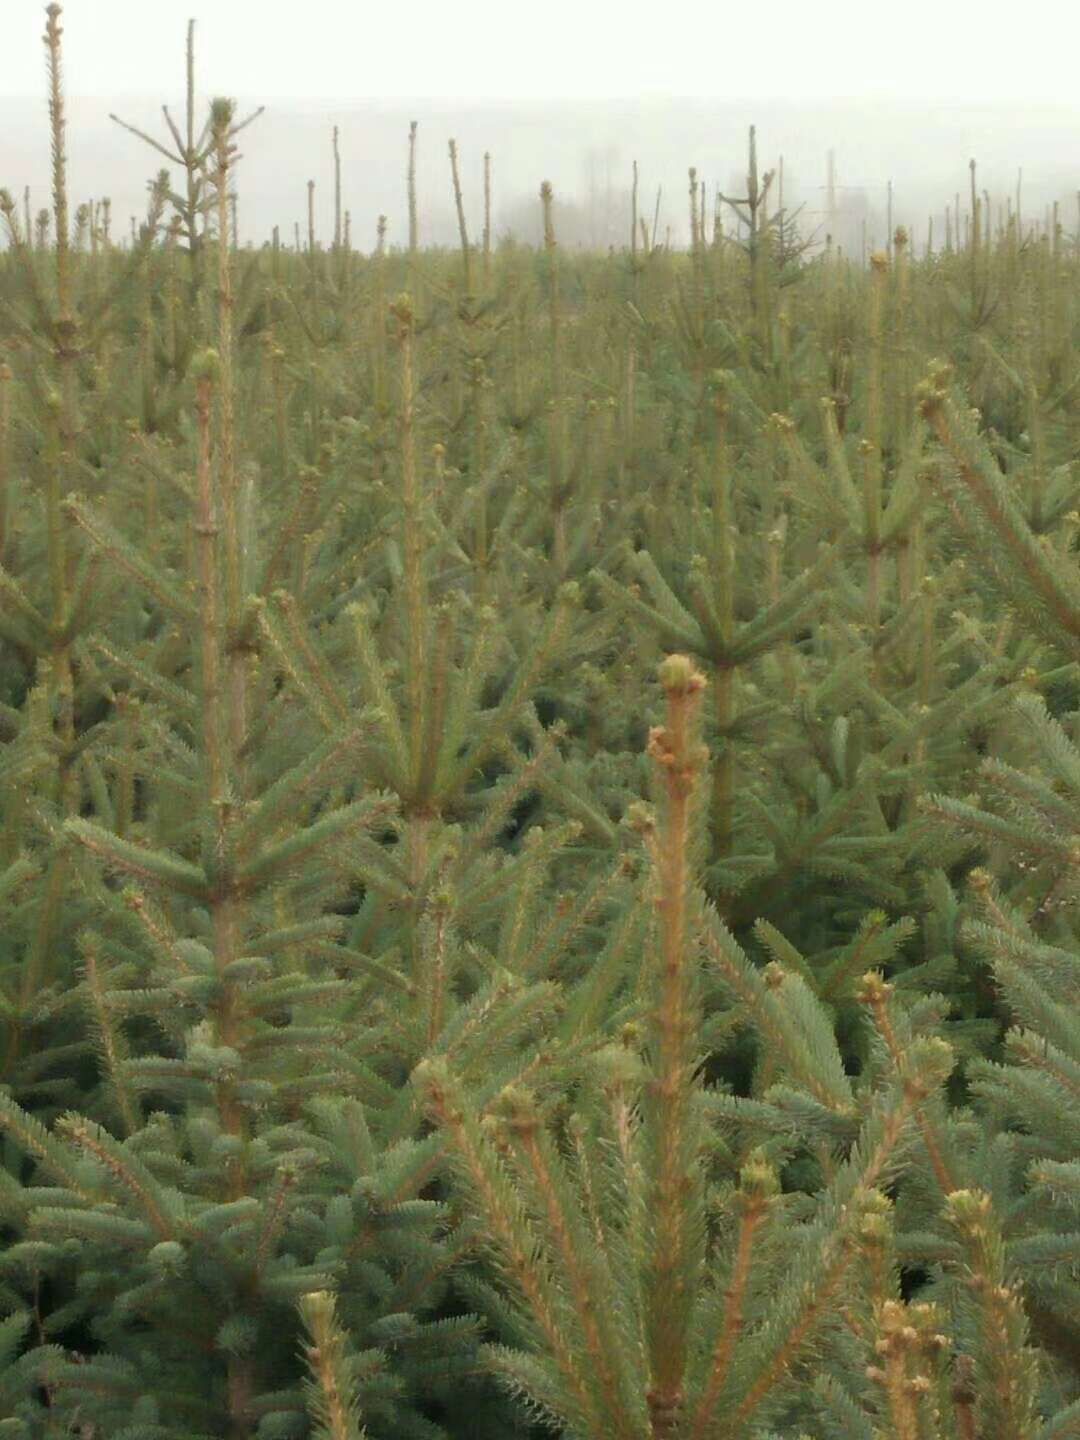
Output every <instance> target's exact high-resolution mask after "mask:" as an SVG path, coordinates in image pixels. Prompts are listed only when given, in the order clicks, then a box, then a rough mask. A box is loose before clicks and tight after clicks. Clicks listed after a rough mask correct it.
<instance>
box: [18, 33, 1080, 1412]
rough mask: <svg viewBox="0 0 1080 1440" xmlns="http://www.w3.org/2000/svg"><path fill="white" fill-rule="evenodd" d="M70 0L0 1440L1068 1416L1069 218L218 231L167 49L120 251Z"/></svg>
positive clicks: (763, 209) (48, 358)
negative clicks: (147, 179)
mask: <svg viewBox="0 0 1080 1440" xmlns="http://www.w3.org/2000/svg"><path fill="white" fill-rule="evenodd" d="M60 20H61V17H60V8H59V6H56V5H51V6H49V7H48V10H47V12H46V29H45V47H46V55H47V59H48V84H49V109H50V124H51V134H50V135H48V136H45V137H43V143H44V144H49V143H50V141H51V147H52V173H53V191H52V203H51V207H50V209H49V210H47V211H42V212H40V213H39V215H38V216H37V217H36V219H35V218H34V217H33V216H32V214H31V211H30V206H29V202H28V201H26V203H25V204H22V205H20V204H19V203H17V202H16V200H15V199H14V197H13V196H12V195H10V194H9V193H8V192H7V191H3V192H0V214H2V219H3V223H4V226H5V228H6V236H7V245H6V248H5V249H4V250H3V252H0V815H2V821H3V824H2V834H0V912H2V919H0V1234H2V1248H0V1436H3V1437H12V1440H16V1437H21V1440H58V1437H67V1436H79V1437H83V1440H211V1437H213V1440H286V1437H306V1436H312V1437H316V1436H317V1437H325V1440H350V1437H351V1440H356V1437H359V1436H361V1435H365V1436H367V1437H369V1440H414V1437H415V1440H440V1437H441V1440H485V1437H490V1440H495V1437H499V1440H507V1437H511V1440H526V1437H530V1436H532V1435H534V1434H538V1433H541V1432H543V1431H544V1430H546V1431H547V1432H549V1433H551V1432H553V1433H556V1434H561V1435H563V1436H565V1437H567V1440H608V1437H612V1436H615V1437H618V1440H781V1437H782V1440H833V1437H841V1440H886V1437H888V1440H1067V1437H1069V1436H1074V1435H1078V1434H1080V1268H1078V1267H1080V1021H1078V1019H1077V1015H1078V1013H1080V1011H1078V1002H1080V918H1078V916H1080V912H1078V909H1077V902H1078V900H1080V820H1078V818H1077V817H1078V815H1080V575H1078V573H1077V538H1076V536H1077V527H1078V526H1080V504H1078V493H1080V475H1078V473H1077V460H1078V455H1080V360H1078V349H1077V342H1078V338H1080V314H1078V305H1077V296H1078V295H1080V250H1078V247H1077V245H1076V243H1075V242H1074V241H1073V240H1071V239H1069V238H1067V237H1066V236H1065V235H1064V234H1063V233H1062V231H1061V229H1060V227H1057V228H1051V229H1050V230H1046V229H1038V228H1036V227H1030V226H1027V227H1026V226H1025V225H1023V224H1022V223H1021V218H1020V216H1018V215H1015V214H1012V213H1010V214H1009V216H1008V217H1007V219H1005V220H1003V221H1002V223H1001V224H1000V225H998V226H997V228H995V227H994V225H993V224H992V221H991V215H990V211H989V208H988V206H987V205H986V204H985V202H984V201H983V200H982V199H981V198H980V197H979V196H978V193H977V189H976V187H975V185H974V177H973V183H972V209H971V213H970V215H969V216H968V224H967V232H966V235H965V237H964V240H963V243H962V244H961V243H960V238H959V235H957V236H956V237H955V239H954V237H953V236H952V234H951V233H950V236H949V238H948V243H947V245H946V247H945V248H944V249H941V250H939V251H937V252H933V253H928V254H927V255H924V256H923V257H922V258H921V259H916V258H915V257H914V256H913V254H912V253H911V252H912V247H911V244H910V242H909V239H908V237H907V235H906V234H905V233H904V232H903V231H898V232H897V233H896V235H895V237H894V238H893V241H892V243H891V245H890V249H889V253H888V254H875V255H874V256H873V257H872V258H871V261H870V263H869V265H868V266H867V267H865V268H864V267H863V266H861V265H858V264H855V263H853V262H852V261H851V260H849V259H847V258H845V257H844V256H842V255H840V254H838V253H837V252H836V251H835V250H834V249H833V248H832V247H831V246H829V247H827V248H826V249H825V250H824V251H823V252H821V253H817V254H816V255H814V254H812V253H811V249H810V248H809V247H808V246H807V244H806V242H805V240H803V239H801V238H800V235H799V226H798V218H797V217H795V216H792V215H791V214H789V213H788V212H786V211H785V210H784V209H783V207H782V204H781V203H779V202H778V201H777V199H776V196H775V193H774V190H773V183H772V177H771V174H761V173H760V172H759V166H758V159H757V143H756V138H755V137H754V136H751V143H750V149H749V158H748V174H747V180H746V194H745V197H743V198H739V199H733V200H731V201H730V202H726V206H727V212H728V214H729V215H730V216H733V217H737V221H736V224H737V229H735V230H732V231H731V232H730V233H727V234H725V232H724V229H723V227H722V225H720V224H719V223H717V224H715V225H713V226H712V227H711V228H710V227H709V226H708V225H707V223H706V217H705V201H704V194H703V192H702V191H701V189H700V187H699V185H698V182H697V179H696V175H695V173H694V172H691V177H690V179H691V185H690V207H691V226H690V230H691V235H692V242H691V245H690V247H689V249H688V250H686V251H676V250H674V249H672V248H671V247H670V246H668V245H665V244H662V243H660V242H659V240H658V238H657V234H656V226H655V225H654V226H653V227H652V229H650V227H649V225H648V224H647V223H645V222H643V221H639V219H638V217H637V215H636V210H635V215H634V219H633V224H632V227H631V231H630V233H629V234H628V235H627V244H626V246H625V248H623V249H621V250H620V251H619V252H618V253H612V254H610V255H608V256H600V255H594V254H587V253H574V254H569V253H564V252H563V251H562V250H561V249H560V246H559V240H558V226H559V204H558V197H557V196H556V195H555V194H553V192H552V189H551V187H550V186H549V185H546V184H545V185H544V186H543V187H542V188H541V190H540V192H539V195H538V199H537V209H538V212H539V214H540V217H541V220H542V223H543V233H544V243H543V245H542V246H541V247H539V248H538V249H536V250H533V249H530V248H528V247H526V246H524V245H521V244H518V243H515V242H514V241H513V240H512V239H504V240H501V241H499V242H498V243H495V241H494V240H493V236H492V229H491V221H490V215H491V187H492V183H493V172H492V167H491V164H490V162H489V161H486V162H485V168H484V179H485V186H484V200H485V210H484V213H485V223H484V227H483V235H482V240H481V242H480V243H479V244H477V243H476V242H475V241H474V240H473V239H471V238H470V235H469V228H468V221H467V200H468V197H467V195H466V194H464V193H463V182H462V168H461V157H459V154H458V151H457V147H456V146H455V145H454V144H453V142H451V145H450V153H449V157H448V158H449V164H448V173H447V184H448V187H449V188H450V191H451V192H452V194H453V196H454V199H455V204H456V211H457V215H458V218H459V228H460V237H461V244H460V248H459V250H458V251H456V252H453V251H440V250H426V251H425V250H421V249H420V248H419V246H418V244H417V241H416V237H417V234H418V229H417V211H418V207H419V206H420V205H421V204H422V197H421V196H418V195H417V193H416V186H415V169H414V168H413V164H410V170H409V185H408V201H409V220H410V224H409V231H408V243H407V244H406V245H403V246H401V247H397V246H395V245H393V243H392V235H391V234H390V232H389V230H388V226H387V222H386V221H385V220H383V219H380V222H379V225H378V227H377V229H376V231H375V234H374V236H373V240H374V244H373V246H372V247H370V248H368V247H367V246H361V245H359V244H358V243H357V241H356V238H355V227H354V225H353V223H352V218H351V217H350V216H348V215H345V214H343V212H342V209H341V202H340V188H339V190H338V194H337V197H336V207H335V213H336V224H335V234H334V240H333V243H332V245H330V246H327V247H324V246H322V245H321V244H320V243H319V240H318V237H317V236H316V234H315V227H314V221H313V218H312V217H313V215H314V207H313V201H312V192H311V188H310V187H309V191H308V203H309V210H308V215H309V225H308V235H307V240H306V243H299V244H293V245H289V246H286V245H284V244H282V243H281V239H280V236H279V235H278V233H277V232H275V235H274V237H273V241H272V243H268V244H267V245H265V246H263V247H262V248H260V249H254V248H251V247H247V248H241V247H239V245H238V244H237V236H236V228H237V225H236V207H237V204H238V203H239V200H238V191H237V184H236V178H237V177H236V163H237V158H238V152H237V143H238V140H237V137H238V136H239V134H240V132H241V131H242V130H245V127H246V126H247V125H248V123H249V121H250V120H253V119H257V115H256V116H248V117H241V116H239V115H238V114H237V112H236V110H235V108H234V106H233V105H232V103H231V102H229V101H227V100H223V99H219V100H215V101H213V102H212V104H211V105H210V107H209V111H208V113H207V114H206V115H205V116H201V115H199V114H198V113H197V111H196V107H195V105H194V100H193V99H192V98H191V97H192V96H193V93H194V46H193V35H192V32H191V31H189V37H188V74H189V92H188V93H189V101H188V109H187V111H186V113H185V114H184V115H183V116H182V117H181V118H180V120H179V121H174V120H173V119H172V117H171V115H169V113H168V112H167V111H166V120H167V132H168V133H167V134H166V136H165V138H164V139H163V140H161V141H159V140H156V139H154V137H146V136H143V137H142V138H143V139H144V140H146V139H149V141H150V143H151V144H152V145H153V146H154V148H155V149H156V150H157V151H158V152H160V153H159V158H161V156H167V157H168V164H169V166H170V168H169V169H168V170H163V171H162V172H161V173H160V174H158V175H157V177H156V178H155V179H154V181H153V182H152V184H151V185H150V188H149V198H148V210H147V215H146V218H145V221H144V223H143V224H142V225H141V227H137V228H136V229H135V230H134V233H133V236H132V237H131V238H130V239H125V240H124V242H123V243H118V241H117V239H116V237H115V236H114V235H113V233H112V228H111V214H110V206H109V204H108V202H107V201H100V200H99V201H96V202H95V201H88V202H87V203H85V204H76V203H75V201H74V199H73V197H71V196H70V195H69V189H68V180H67V168H66V133H65V130H66V127H65V111H64V92H63V85H62V79H61V50H62V28H61V23H60ZM136 133H138V132H136ZM257 136H258V127H257V125H255V126H254V127H253V128H252V130H251V132H250V134H247V135H245V144H247V143H251V144H257V143H258V139H257ZM422 140H423V137H420V136H418V133H417V130H416V127H414V128H413V131H412V132H411V134H410V136H409V137H408V144H409V152H408V153H409V155H410V157H411V161H412V162H414V161H415V151H416V146H417V144H418V143H422ZM132 144H133V145H134V144H135V141H134V140H132ZM335 157H336V159H337V160H338V170H337V173H338V176H339V177H340V156H339V155H338V153H337V149H336V137H335ZM495 178H496V179H497V175H496V177H495ZM466 188H467V187H466ZM240 199H242V191H240ZM635 200H636V186H635ZM538 1427H539V1428H538Z"/></svg>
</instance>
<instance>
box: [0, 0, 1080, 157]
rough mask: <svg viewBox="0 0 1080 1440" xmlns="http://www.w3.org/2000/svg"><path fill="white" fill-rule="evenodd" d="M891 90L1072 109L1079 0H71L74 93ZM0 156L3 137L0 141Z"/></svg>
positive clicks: (27, 77)
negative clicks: (197, 56)
mask: <svg viewBox="0 0 1080 1440" xmlns="http://www.w3.org/2000/svg"><path fill="white" fill-rule="evenodd" d="M190 15H194V17H195V18H196V20H197V21H198V22H199V28H200V32H201V52H202V59H201V62H200V70H201V78H202V82H203V88H205V89H206V90H207V91H210V92H215V91H219V92H223V93H228V94H232V95H241V96H258V97H260V98H264V99H283V98H296V99H316V98H338V99H344V98H353V97H355V98H356V99H361V98H364V99H372V98H380V99H390V98H399V97H405V96H430V97H436V96H439V97H452V96H453V97H463V98H465V97H467V98H468V99H469V100H471V101H478V100H483V99H488V98H511V97H513V98H520V99H549V100H556V99H601V98H605V97H609V96H627V97H629V96H639V95H644V94H649V95H673V96H701V97H716V98H720V97H723V98H725V99H756V98H780V97H783V98H785V99H791V98H795V97H800V96H801V97H806V98H839V97H844V96H850V97H857V96H858V97H870V96H891V97H897V98H923V97H926V98H934V99H938V100H951V101H954V102H961V103H963V102H970V101H989V100H994V101H998V102H1016V101H1024V100H1030V101H1037V102H1039V103H1040V104H1043V105H1046V104H1062V105H1074V104H1076V103H1077V81H1076V57H1077V53H1078V51H1080V5H1078V4H1077V3H1076V0H1021V3H1019V4H1018V3H1016V0H1009V3H1007V4H1006V3H1003V0H901V3H899V4H891V3H888V0H877V3H876V4H871V3H867V0H819V3H811V0H750V3H747V0H739V3H724V0H705V3H702V0H621V3H616V0H543V3H542V4H526V3H525V0H378V3H374V4H370V3H360V0H299V3H286V0H70V3H69V4H67V5H66V6H65V7H64V25H65V30H66V36H65V56H66V69H67V77H68V88H69V92H70V93H71V94H72V95H87V96H89V95H104V96H108V97H110V98H117V99H119V98H121V97H123V96H125V95H126V96H132V95H147V94H152V95H156V94H158V93H159V92H160V93H162V94H165V93H170V94H171V93H173V92H174V91H175V90H176V88H177V80H178V75H179V74H180V73H181V66H182V43H183V32H184V25H185V22H186V20H187V18H188V17H189V16H190ZM43 19H44V5H42V4H41V3H40V0H0V97H15V96H30V95H34V96H36V95H40V94H41V61H40V54H41V45H40V40H39V36H40V32H41V30H42V26H43ZM2 148H3V141H2V137H0V151H2Z"/></svg>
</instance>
